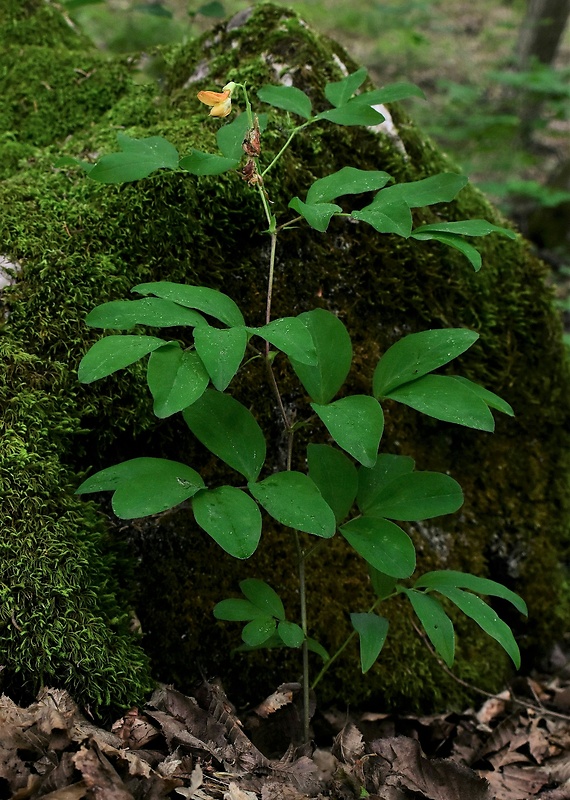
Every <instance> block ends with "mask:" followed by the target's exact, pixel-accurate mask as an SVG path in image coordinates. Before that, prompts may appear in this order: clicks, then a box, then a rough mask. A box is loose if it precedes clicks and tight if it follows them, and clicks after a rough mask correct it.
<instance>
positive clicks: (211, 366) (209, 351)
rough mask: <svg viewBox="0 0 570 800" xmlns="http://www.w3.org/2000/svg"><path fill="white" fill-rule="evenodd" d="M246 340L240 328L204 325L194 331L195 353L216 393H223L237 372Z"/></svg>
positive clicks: (244, 332) (243, 330)
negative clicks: (216, 390) (200, 360)
mask: <svg viewBox="0 0 570 800" xmlns="http://www.w3.org/2000/svg"><path fill="white" fill-rule="evenodd" d="M247 338H248V337H247V331H246V329H245V328H244V327H241V326H240V327H235V328H213V327H211V326H210V325H206V324H204V325H200V327H198V328H196V330H195V331H194V345H195V347H196V352H197V353H198V355H199V356H200V358H201V359H202V363H203V364H204V367H205V368H206V370H207V372H208V374H209V376H210V378H211V379H212V383H213V384H214V386H215V387H216V389H218V391H220V392H223V391H224V389H226V388H227V387H228V385H229V384H230V382H231V380H232V378H233V377H234V375H235V374H236V372H237V371H238V369H239V366H240V364H241V362H242V360H243V356H244V353H245V348H246V346H247Z"/></svg>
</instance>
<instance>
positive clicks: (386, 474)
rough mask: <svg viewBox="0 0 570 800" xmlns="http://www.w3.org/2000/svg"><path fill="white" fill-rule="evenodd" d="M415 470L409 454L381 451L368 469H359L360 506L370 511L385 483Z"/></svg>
mask: <svg viewBox="0 0 570 800" xmlns="http://www.w3.org/2000/svg"><path fill="white" fill-rule="evenodd" d="M413 470H414V459H413V458H410V457H409V456H395V455H392V454H390V453H381V454H380V455H379V456H378V459H377V461H376V464H375V465H374V466H373V467H372V468H371V469H368V468H366V467H360V469H359V470H358V495H357V498H356V501H357V503H358V508H359V509H360V510H361V511H362V512H363V513H368V511H369V510H370V508H371V507H372V506H373V505H374V502H375V500H376V495H377V494H378V493H379V492H381V491H382V489H383V488H384V486H385V484H387V483H389V482H390V481H393V480H394V479H395V478H399V477H400V475H407V474H408V473H409V472H413Z"/></svg>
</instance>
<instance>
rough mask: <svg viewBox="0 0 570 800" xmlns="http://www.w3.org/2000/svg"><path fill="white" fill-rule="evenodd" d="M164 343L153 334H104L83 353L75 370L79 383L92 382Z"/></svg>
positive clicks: (136, 359)
mask: <svg viewBox="0 0 570 800" xmlns="http://www.w3.org/2000/svg"><path fill="white" fill-rule="evenodd" d="M165 344H166V342H165V341H164V339H157V338H156V337H155V336H106V337H105V338H104V339H100V340H99V341H98V342H95V344H94V345H93V346H92V347H91V348H90V349H89V350H88V351H87V352H86V353H85V355H84V356H83V358H82V359H81V362H80V364H79V369H78V370H77V377H78V378H79V380H80V382H81V383H93V381H97V380H99V378H106V377H107V375H111V374H112V373H113V372H117V370H119V369H123V368H124V367H128V366H129V365H130V364H134V363H135V361H138V360H139V359H140V358H142V357H143V356H146V355H148V354H149V353H152V351H153V350H157V349H158V348H159V347H163V346H164V345H165Z"/></svg>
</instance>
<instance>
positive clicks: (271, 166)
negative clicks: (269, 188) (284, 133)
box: [261, 119, 315, 178]
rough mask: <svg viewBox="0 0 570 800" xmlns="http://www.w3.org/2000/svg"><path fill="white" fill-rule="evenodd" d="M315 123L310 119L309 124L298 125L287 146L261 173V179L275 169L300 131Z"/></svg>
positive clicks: (290, 135)
mask: <svg viewBox="0 0 570 800" xmlns="http://www.w3.org/2000/svg"><path fill="white" fill-rule="evenodd" d="M314 121H315V120H314V119H309V120H307V122H303V124H302V125H298V126H297V127H296V128H293V130H292V131H291V133H290V134H289V138H288V139H287V141H286V142H285V144H284V145H283V147H282V148H281V150H280V151H279V152H278V153H277V155H276V156H275V158H274V159H273V161H272V162H271V163H270V164H269V166H267V167H265V169H264V170H263V172H262V173H261V177H262V178H263V177H264V176H265V175H267V173H268V172H269V170H270V169H272V168H273V166H274V165H275V164H276V163H277V162H278V161H279V159H280V158H281V156H282V155H283V153H284V152H285V150H287V148H288V147H289V145H290V144H291V142H292V141H293V139H294V138H295V136H296V135H297V134H298V133H299V131H302V130H303V128H306V127H307V125H310V124H311V123H312V122H314Z"/></svg>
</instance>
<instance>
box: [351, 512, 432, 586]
mask: <svg viewBox="0 0 570 800" xmlns="http://www.w3.org/2000/svg"><path fill="white" fill-rule="evenodd" d="M340 532H341V533H342V535H343V536H344V538H345V539H346V540H347V542H348V543H349V544H350V545H351V546H352V547H354V549H355V550H356V552H357V553H359V555H361V556H362V558H363V559H364V560H365V561H366V562H367V563H368V564H371V565H372V566H373V567H374V568H375V569H377V570H378V571H379V572H383V573H384V574H385V575H389V576H390V577H392V578H409V577H410V575H411V574H412V572H413V571H414V569H415V568H416V550H415V547H414V544H413V542H412V540H411V539H410V537H409V536H408V534H407V533H406V532H405V531H403V530H402V529H401V528H399V527H398V526H397V525H395V524H394V523H393V522H389V521H388V520H387V519H376V518H374V517H357V518H356V519H353V520H350V522H347V523H346V524H345V525H342V526H341V528H340Z"/></svg>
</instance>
